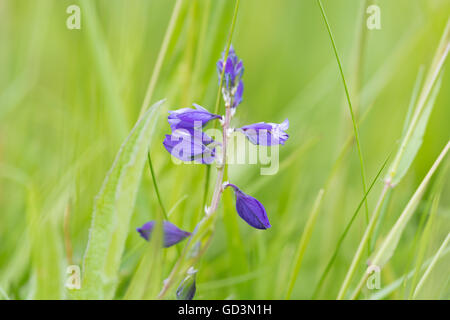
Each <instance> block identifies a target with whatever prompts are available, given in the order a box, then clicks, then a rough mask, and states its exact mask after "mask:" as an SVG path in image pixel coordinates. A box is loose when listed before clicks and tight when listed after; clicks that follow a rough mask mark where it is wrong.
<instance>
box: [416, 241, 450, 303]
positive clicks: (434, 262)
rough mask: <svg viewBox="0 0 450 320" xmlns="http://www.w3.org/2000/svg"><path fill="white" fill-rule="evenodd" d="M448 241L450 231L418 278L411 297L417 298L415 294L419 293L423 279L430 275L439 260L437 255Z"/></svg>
mask: <svg viewBox="0 0 450 320" xmlns="http://www.w3.org/2000/svg"><path fill="white" fill-rule="evenodd" d="M449 241H450V233H448V234H447V237H446V238H445V240H444V242H443V243H442V245H441V246H440V248H439V250H438V251H437V253H436V255H435V256H434V258H433V260H432V261H431V263H430V265H429V266H428V268H427V270H426V271H425V273H424V274H423V276H422V278H421V279H420V281H419V284H418V285H417V287H416V289H415V290H414V295H413V297H412V298H413V299H416V298H417V295H418V294H419V292H420V289H421V288H422V286H423V284H424V283H425V281H426V280H427V278H428V276H429V275H430V273H431V270H433V268H434V266H435V264H436V262H437V261H438V260H439V257H440V256H441V255H442V253H443V252H444V250H445V248H446V247H447V244H448V242H449Z"/></svg>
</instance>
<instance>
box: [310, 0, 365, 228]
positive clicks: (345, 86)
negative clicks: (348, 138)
mask: <svg viewBox="0 0 450 320" xmlns="http://www.w3.org/2000/svg"><path fill="white" fill-rule="evenodd" d="M317 3H318V5H319V7H320V11H321V13H322V17H323V20H324V22H325V25H326V27H327V31H328V35H329V36H330V40H331V44H332V46H333V51H334V55H335V56H336V61H337V64H338V67H339V72H340V74H341V78H342V83H343V85H344V89H345V95H346V97H347V102H348V107H349V111H350V115H351V118H352V124H353V131H354V134H355V140H356V147H357V149H358V157H359V164H360V167H361V181H362V185H363V193H364V194H365V193H366V189H367V188H366V175H365V169H364V159H363V155H362V151H361V143H360V140H359V133H358V125H357V123H356V118H355V115H354V113H353V107H352V102H351V99H350V93H349V90H348V86H347V81H346V80H345V76H344V71H343V69H342V64H341V60H340V58H339V54H338V52H337V48H336V43H335V41H334V37H333V33H332V31H331V28H330V24H329V23H328V19H327V16H326V14H325V10H324V8H323V5H322V1H320V0H317ZM364 207H365V213H366V222H367V223H369V207H368V204H367V199H366V200H365V201H364Z"/></svg>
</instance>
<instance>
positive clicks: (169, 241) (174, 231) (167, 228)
mask: <svg viewBox="0 0 450 320" xmlns="http://www.w3.org/2000/svg"><path fill="white" fill-rule="evenodd" d="M155 224H156V221H149V222H147V223H145V224H144V225H143V226H142V227H140V228H136V231H137V232H139V234H140V235H141V237H142V238H144V239H145V240H147V241H149V240H150V237H151V234H152V231H153V228H154V227H155ZM163 234H164V245H163V246H164V248H168V247H171V246H173V245H174V244H177V243H178V242H180V241H182V240H184V239H185V238H187V237H189V236H190V235H191V233H190V232H187V231H184V230H181V229H179V228H178V227H177V226H176V225H174V224H172V223H170V222H169V221H164V222H163Z"/></svg>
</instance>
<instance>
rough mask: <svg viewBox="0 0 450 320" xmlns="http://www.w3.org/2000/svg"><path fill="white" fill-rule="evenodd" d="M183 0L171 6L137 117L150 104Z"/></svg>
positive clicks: (178, 0)
mask: <svg viewBox="0 0 450 320" xmlns="http://www.w3.org/2000/svg"><path fill="white" fill-rule="evenodd" d="M182 2H183V0H177V2H176V3H175V6H174V7H173V11H172V16H171V17H170V20H169V25H168V26H167V29H166V33H165V34H164V40H163V43H162V45H161V49H160V50H159V53H158V58H157V60H156V64H155V68H154V69H153V73H152V77H151V79H150V82H149V84H148V87H147V91H146V93H145V98H144V102H143V103H142V106H141V111H140V112H139V118H140V117H141V116H142V115H143V114H144V112H145V110H146V109H147V106H148V105H149V104H150V102H151V99H152V96H153V91H154V90H155V86H156V81H158V77H159V73H160V72H161V67H162V64H163V62H164V57H165V56H166V52H167V48H168V47H169V42H170V39H171V38H172V35H173V31H174V29H175V22H176V21H177V19H178V16H179V14H180V8H181V3H182Z"/></svg>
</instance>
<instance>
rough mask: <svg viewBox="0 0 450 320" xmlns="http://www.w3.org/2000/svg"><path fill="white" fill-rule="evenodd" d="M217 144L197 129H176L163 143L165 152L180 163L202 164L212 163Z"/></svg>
mask: <svg viewBox="0 0 450 320" xmlns="http://www.w3.org/2000/svg"><path fill="white" fill-rule="evenodd" d="M216 144H217V143H216V142H215V141H214V140H213V139H212V138H211V137H209V136H208V135H207V134H206V133H204V132H202V131H201V130H199V129H176V130H175V131H174V132H172V134H171V135H169V134H167V135H166V138H165V139H164V141H163V145H164V147H165V148H166V150H167V151H168V152H169V153H170V154H171V155H173V156H174V157H176V158H178V159H180V160H182V161H196V162H199V163H203V164H211V163H212V162H214V157H215V152H216V150H215V147H214V146H215V145H216Z"/></svg>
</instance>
